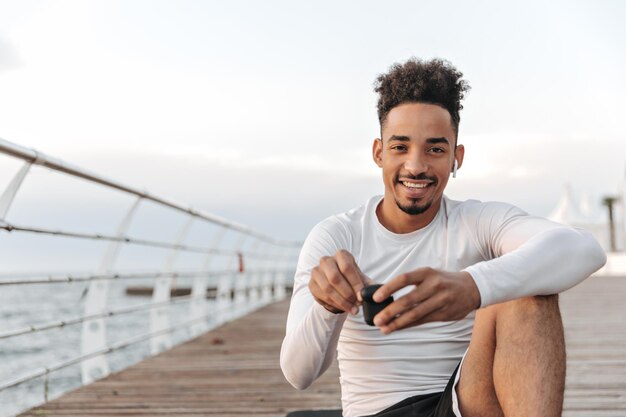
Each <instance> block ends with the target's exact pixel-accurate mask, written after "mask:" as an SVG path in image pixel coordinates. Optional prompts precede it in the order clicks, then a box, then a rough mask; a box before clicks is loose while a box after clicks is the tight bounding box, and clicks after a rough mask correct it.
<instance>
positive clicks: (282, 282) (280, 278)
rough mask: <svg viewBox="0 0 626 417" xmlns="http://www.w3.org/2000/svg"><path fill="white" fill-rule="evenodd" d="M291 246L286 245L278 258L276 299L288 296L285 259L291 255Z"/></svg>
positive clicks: (275, 274)
mask: <svg viewBox="0 0 626 417" xmlns="http://www.w3.org/2000/svg"><path fill="white" fill-rule="evenodd" d="M291 250H292V249H291V248H289V247H286V248H284V249H283V250H282V251H281V254H280V255H279V256H277V258H278V271H276V273H274V301H280V300H283V299H284V298H285V297H286V296H287V291H286V289H285V286H286V283H287V282H286V281H287V273H286V272H285V263H286V262H285V261H286V259H287V258H288V257H289V254H290V252H291Z"/></svg>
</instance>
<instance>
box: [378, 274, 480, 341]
mask: <svg viewBox="0 0 626 417" xmlns="http://www.w3.org/2000/svg"><path fill="white" fill-rule="evenodd" d="M407 285H415V288H414V289H413V290H412V291H411V292H409V293H408V294H406V295H404V296H402V297H400V298H398V299H397V300H395V301H394V302H393V303H391V304H390V305H389V306H387V308H385V309H384V310H383V311H381V312H380V313H378V314H377V315H376V317H375V318H374V324H376V326H378V327H380V329H381V330H382V332H383V333H385V334H389V333H391V332H393V331H395V330H400V329H405V328H407V327H412V326H417V325H420V324H424V323H428V322H432V321H453V320H460V319H462V318H463V317H465V316H467V315H468V314H469V313H470V312H471V311H472V310H475V309H477V308H478V307H480V293H479V292H478V288H477V287H476V284H475V283H474V279H473V278H472V276H471V275H470V274H469V273H468V272H446V271H439V270H436V269H432V268H420V269H417V270H415V271H412V272H408V273H406V274H402V275H398V276H397V277H395V278H394V279H392V280H391V281H389V282H387V283H386V284H385V285H383V286H382V287H380V288H379V289H378V291H376V293H375V294H374V301H376V302H381V301H383V300H384V299H386V298H387V297H389V296H390V295H392V294H393V293H394V292H396V291H398V290H399V289H401V288H404V287H406V286H407Z"/></svg>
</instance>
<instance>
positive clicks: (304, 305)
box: [280, 218, 349, 389]
mask: <svg viewBox="0 0 626 417" xmlns="http://www.w3.org/2000/svg"><path fill="white" fill-rule="evenodd" d="M348 243H349V237H348V234H347V233H346V230H345V228H344V227H343V226H342V225H341V224H340V223H339V222H338V221H336V220H332V218H331V219H327V220H326V221H324V222H322V223H320V224H318V225H317V226H315V227H314V228H313V230H312V231H311V233H309V236H308V237H307V238H306V240H305V242H304V244H303V246H302V250H301V252H300V257H299V259H298V266H297V268H296V274H295V278H294V287H293V294H292V296H291V304H290V306H289V314H288V316H287V331H286V335H285V339H284V340H283V345H282V348H281V351H280V367H281V369H282V371H283V374H284V375H285V378H286V379H287V381H289V383H290V384H291V385H293V386H294V387H295V388H297V389H305V388H307V387H308V386H309V385H311V384H312V383H313V381H315V380H316V379H317V378H318V377H319V376H321V375H322V374H323V373H324V372H325V371H326V370H327V369H328V367H329V366H330V365H331V363H332V362H333V360H334V359H335V356H336V352H337V343H338V341H339V334H340V333H341V329H342V327H343V323H344V321H345V320H346V316H347V314H346V313H343V314H334V313H331V312H330V311H328V310H326V309H325V308H324V307H322V306H321V305H320V304H318V303H317V302H316V301H315V300H314V299H313V295H312V294H311V292H310V291H309V287H308V283H309V279H310V277H311V271H312V269H313V268H314V267H315V266H317V265H319V261H320V259H321V258H322V257H323V256H333V255H335V254H336V253H337V251H338V250H340V249H348Z"/></svg>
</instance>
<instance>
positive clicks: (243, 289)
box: [231, 239, 259, 319]
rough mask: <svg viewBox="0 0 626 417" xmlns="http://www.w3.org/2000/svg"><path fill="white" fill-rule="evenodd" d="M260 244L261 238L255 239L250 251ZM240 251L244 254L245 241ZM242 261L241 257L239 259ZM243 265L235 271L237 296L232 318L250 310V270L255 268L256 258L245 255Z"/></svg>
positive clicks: (252, 251) (232, 259)
mask: <svg viewBox="0 0 626 417" xmlns="http://www.w3.org/2000/svg"><path fill="white" fill-rule="evenodd" d="M258 245H259V240H258V239H255V240H254V242H252V245H251V246H250V248H249V250H248V251H249V252H251V253H254V251H255V249H256V247H257V246H258ZM238 251H239V252H240V253H242V254H243V241H242V243H241V245H240V246H239V249H238ZM233 261H234V258H231V264H232V263H233ZM239 261H241V259H240V260H239ZM242 261H243V265H244V268H243V270H242V268H237V272H236V273H235V285H234V288H235V297H234V309H233V312H232V313H233V316H231V319H232V318H236V317H241V316H242V315H244V314H246V312H247V311H248V307H249V306H248V302H247V301H248V294H247V292H248V277H249V276H250V270H251V269H254V265H255V263H254V259H253V258H252V257H251V256H248V257H245V255H244V256H243V259H242Z"/></svg>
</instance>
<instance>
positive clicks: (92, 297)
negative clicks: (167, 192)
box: [0, 139, 301, 414]
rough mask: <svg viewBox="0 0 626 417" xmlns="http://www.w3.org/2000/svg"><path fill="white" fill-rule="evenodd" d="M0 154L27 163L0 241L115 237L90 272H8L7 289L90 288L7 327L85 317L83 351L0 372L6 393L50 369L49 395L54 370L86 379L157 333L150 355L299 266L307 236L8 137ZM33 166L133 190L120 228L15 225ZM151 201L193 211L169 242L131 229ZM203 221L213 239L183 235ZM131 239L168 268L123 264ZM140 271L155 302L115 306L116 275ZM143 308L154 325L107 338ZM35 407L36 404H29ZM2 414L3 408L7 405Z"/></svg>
mask: <svg viewBox="0 0 626 417" xmlns="http://www.w3.org/2000/svg"><path fill="white" fill-rule="evenodd" d="M0 154H5V155H8V156H10V157H13V158H17V159H21V160H23V161H24V163H23V165H22V167H21V168H20V169H19V170H18V171H17V172H16V173H15V175H14V176H13V178H12V180H11V181H10V182H9V184H8V186H7V187H6V189H5V190H4V192H3V193H2V195H0V239H2V235H3V233H2V232H6V233H12V234H15V233H20V234H38V235H46V236H49V237H62V238H65V239H74V240H81V241H82V240H85V241H101V242H106V243H107V244H108V245H107V247H106V250H105V252H104V254H103V255H102V258H101V261H100V265H99V266H97V267H96V268H94V269H93V271H91V272H88V273H82V274H73V273H50V274H45V275H41V274H26V275H20V276H19V277H15V276H9V277H6V276H5V277H0V290H2V289H6V288H8V287H20V288H23V287H25V288H32V287H33V286H38V285H54V286H55V288H60V286H62V285H72V284H79V283H82V284H83V285H84V284H88V289H87V292H86V296H85V297H84V298H83V300H82V303H83V308H82V310H83V312H82V314H80V315H75V316H73V317H55V318H51V319H48V320H45V321H43V322H39V323H33V324H28V325H21V326H16V327H14V328H7V327H6V326H3V327H2V328H1V330H0V341H5V340H9V339H12V338H17V337H29V335H37V334H39V333H44V332H48V331H51V330H53V329H56V330H57V331H59V330H62V329H65V328H69V327H71V326H77V325H82V332H81V338H80V339H81V349H80V354H79V355H76V356H75V357H71V358H69V359H64V360H61V361H56V362H55V363H53V364H50V365H47V366H44V367H43V368H38V369H30V370H24V371H23V372H22V373H20V374H19V375H13V376H12V377H11V378H10V379H9V380H5V381H2V380H0V393H2V392H6V391H7V390H10V389H12V388H15V387H17V386H20V385H22V384H26V383H29V382H32V381H35V380H39V379H41V378H42V377H43V378H44V380H43V390H42V392H43V399H44V401H47V400H48V392H49V379H48V376H49V375H50V374H51V373H53V372H56V371H59V370H62V369H66V368H69V367H71V366H74V365H80V374H81V380H82V383H84V384H87V383H90V382H92V381H94V380H96V379H99V378H102V377H104V376H106V375H108V374H109V373H110V371H111V369H110V365H109V362H108V359H107V357H108V356H107V355H109V354H110V353H113V352H116V351H119V350H121V349H124V348H127V347H128V346H131V345H135V344H137V343H139V342H142V341H149V342H150V352H151V354H157V353H159V352H161V351H163V350H166V349H169V348H171V347H172V346H173V341H172V338H171V337H170V336H171V335H172V334H173V333H174V332H177V331H185V332H186V336H185V337H183V338H182V340H185V339H188V338H190V337H194V336H197V335H199V334H201V333H202V332H205V331H207V330H208V329H210V328H212V327H215V326H217V325H219V324H221V323H223V322H225V321H228V320H232V319H234V318H236V317H239V316H241V315H243V314H246V313H248V312H250V311H252V310H254V309H256V308H258V307H260V306H262V305H265V304H268V303H270V302H273V301H276V300H279V299H282V298H284V297H285V284H286V276H287V274H288V273H289V272H290V270H291V268H290V267H291V265H293V264H295V262H294V257H295V256H296V255H297V252H298V250H299V247H300V245H301V243H300V242H292V241H286V240H281V239H277V238H275V237H273V236H269V235H267V234H264V233H260V232H258V231H256V230H253V229H252V228H250V227H247V226H244V225H241V224H239V223H235V222H231V221H229V220H226V219H223V218H221V217H218V216H215V215H212V214H208V213H205V212H202V211H199V210H195V209H191V208H188V207H185V206H182V205H179V204H176V203H174V202H171V201H168V200H166V199H163V198H160V197H157V196H155V195H152V194H150V193H148V192H147V191H140V190H138V189H136V188H132V187H129V186H126V185H124V184H121V183H119V182H116V181H113V180H109V179H106V178H104V177H102V176H100V175H97V174H94V173H91V172H89V171H87V170H84V169H82V168H79V167H76V166H73V165H70V164H67V163H66V162H64V161H61V160H59V159H56V158H53V157H50V156H47V155H45V154H43V153H41V152H38V151H35V150H32V149H27V148H24V147H22V146H19V145H16V144H14V143H11V142H8V141H5V140H3V139H0ZM33 165H36V166H41V167H45V168H47V169H50V170H54V171H58V172H62V173H64V174H67V175H69V176H71V177H74V178H79V179H82V180H86V181H89V182H91V183H95V184H99V185H103V186H105V187H107V188H109V189H113V190H117V191H119V192H121V193H124V194H126V195H130V196H134V197H135V201H134V202H133V204H132V205H131V207H130V208H129V209H128V210H127V211H126V213H125V215H124V216H123V218H122V219H121V221H120V223H119V225H118V228H117V232H116V233H115V234H103V233H85V232H82V231H77V230H69V229H53V228H46V227H38V226H37V227H35V226H31V225H24V224H16V223H14V222H12V221H11V220H10V219H9V218H8V213H9V209H10V208H11V205H12V203H13V202H14V199H15V197H16V195H17V194H18V191H19V190H20V187H21V185H22V183H23V181H24V179H25V178H26V176H27V175H28V173H29V171H30V169H31V167H32V166H33ZM145 201H150V202H152V203H155V204H157V205H158V206H161V207H164V208H167V209H169V210H172V211H173V212H175V213H179V214H180V215H182V216H184V217H186V218H187V221H186V222H185V223H184V225H183V226H182V227H181V228H180V230H179V232H178V235H177V236H176V239H175V241H173V242H170V241H161V240H155V239H149V238H144V237H141V236H129V235H128V231H129V228H130V225H131V224H132V222H133V218H134V217H135V215H136V213H137V211H138V207H139V206H140V205H141V203H142V202H145ZM196 222H207V223H210V224H212V225H213V226H214V233H213V235H212V236H210V239H208V240H209V241H210V244H209V245H207V246H200V245H192V244H187V243H185V240H186V238H187V236H188V234H189V231H190V229H191V228H192V227H193V226H194V224H195V223H196ZM226 234H229V235H231V236H230V238H231V241H234V242H235V244H234V245H232V247H223V246H220V245H221V244H223V242H224V236H225V235H226ZM126 246H142V247H145V248H149V249H166V250H168V255H167V258H166V259H165V265H164V267H163V268H162V269H161V270H156V271H154V270H149V271H145V272H128V271H121V270H116V267H115V263H116V260H117V258H118V255H119V253H120V250H121V249H122V247H126ZM181 253H183V254H184V253H189V254H196V255H200V256H201V257H202V258H203V260H202V262H201V266H200V267H199V268H198V269H196V270H177V267H176V262H177V258H178V256H179V254H181ZM216 257H220V258H222V260H223V261H225V262H222V263H225V264H226V265H227V267H225V268H221V269H217V268H215V267H213V266H212V265H214V264H215V262H214V261H215V259H216ZM182 278H188V279H192V280H193V281H192V284H191V289H190V293H189V294H188V295H184V296H177V297H173V298H172V297H171V291H172V288H173V285H174V281H175V280H176V279H182ZM135 279H145V280H152V281H153V283H154V285H153V287H152V299H151V302H149V303H142V304H138V305H132V306H124V307H117V308H111V307H110V306H109V304H108V303H109V285H110V283H111V282H122V281H129V282H132V280H135ZM210 283H212V286H211V287H209V286H210ZM61 290H63V289H61ZM208 290H211V291H212V295H213V296H212V297H211V298H214V301H212V300H208V297H207V291H208ZM185 304H187V305H188V307H187V308H188V313H187V314H186V317H185V319H184V320H179V321H177V322H172V321H174V317H170V314H169V313H168V312H169V311H170V310H169V309H170V308H171V307H173V306H175V305H185ZM137 312H146V313H149V329H150V330H149V331H148V332H145V333H143V334H140V335H136V336H133V337H131V338H127V339H124V340H121V341H120V340H118V341H109V340H108V339H107V331H106V329H107V320H108V319H111V318H113V317H120V316H123V315H128V314H133V313H137ZM179 341H180V340H179ZM32 405H35V404H30V405H29V406H32ZM1 413H2V410H1V409H0V414H1Z"/></svg>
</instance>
